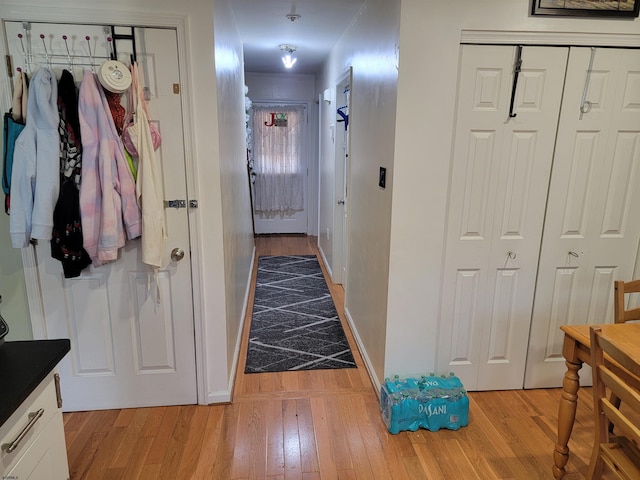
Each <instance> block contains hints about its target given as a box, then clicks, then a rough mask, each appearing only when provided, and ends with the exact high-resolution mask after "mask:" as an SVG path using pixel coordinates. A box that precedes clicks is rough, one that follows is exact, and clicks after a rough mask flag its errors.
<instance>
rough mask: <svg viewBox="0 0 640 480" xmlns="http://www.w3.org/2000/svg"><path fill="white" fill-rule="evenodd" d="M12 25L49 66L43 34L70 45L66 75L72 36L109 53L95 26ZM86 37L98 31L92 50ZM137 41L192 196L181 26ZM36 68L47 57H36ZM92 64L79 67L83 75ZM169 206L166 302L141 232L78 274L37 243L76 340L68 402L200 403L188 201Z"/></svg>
mask: <svg viewBox="0 0 640 480" xmlns="http://www.w3.org/2000/svg"><path fill="white" fill-rule="evenodd" d="M97 20H99V19H97ZM6 31H7V39H8V44H9V46H10V51H11V55H12V57H13V63H14V65H15V66H23V68H24V56H23V53H22V45H21V43H20V41H19V39H18V37H17V35H18V34H23V42H25V46H26V47H27V48H31V49H32V52H33V53H34V54H35V56H34V57H33V58H34V60H38V61H40V62H42V64H44V65H47V64H49V63H50V62H51V60H52V58H53V57H51V58H47V57H46V52H44V47H43V43H42V42H41V40H40V38H39V35H40V34H43V35H45V45H47V49H48V52H49V54H51V53H52V52H53V53H57V54H61V55H62V54H64V56H62V57H55V58H53V60H54V64H53V65H52V67H53V69H54V71H55V72H56V73H58V74H59V73H60V72H61V71H62V69H63V68H67V67H68V60H66V59H65V56H66V53H67V52H66V46H65V45H64V42H63V39H62V36H63V35H66V36H67V38H68V46H69V48H70V51H71V54H72V55H83V56H85V58H84V59H83V61H85V62H86V61H88V60H89V59H88V58H87V57H88V56H89V55H92V56H94V57H96V62H97V63H98V64H99V63H100V60H99V58H100V57H101V56H105V55H107V50H106V46H107V41H106V40H105V39H106V36H107V35H106V34H105V33H104V32H103V28H102V27H99V26H95V25H94V26H91V25H59V24H43V23H40V24H38V23H32V24H31V34H30V40H31V42H30V46H28V45H27V44H26V41H27V38H25V37H26V35H25V33H26V32H25V31H24V30H23V25H22V23H19V22H9V23H8V24H6ZM126 32H129V30H128V29H126V30H125V32H124V33H126ZM86 36H90V43H91V50H90V51H89V48H88V45H87V41H86V40H85V37H86ZM136 42H137V56H138V62H139V64H140V65H141V69H142V71H143V72H144V78H143V79H142V81H141V83H142V85H143V86H144V87H145V89H146V90H145V92H146V94H147V97H148V99H149V110H150V114H151V118H152V119H154V121H155V122H157V126H158V127H159V130H160V132H161V135H162V146H161V148H160V150H159V155H158V158H159V159H160V160H161V162H162V170H163V175H164V190H165V191H164V193H165V199H167V200H170V199H171V200H172V199H186V198H187V196H186V179H185V164H184V145H183V136H182V114H181V100H180V94H179V91H180V88H179V85H180V78H179V69H178V51H177V39H176V32H175V30H172V29H154V28H144V29H142V28H141V29H136ZM117 47H118V52H119V53H122V56H121V59H122V60H125V61H126V62H127V64H128V63H129V53H128V52H131V44H130V42H128V41H119V42H118V45H117ZM73 61H74V63H79V62H80V60H78V59H74V60H73ZM58 62H59V63H60V64H56V63H58ZM34 68H38V65H35V64H33V65H32V68H31V70H32V71H33V69H34ZM83 69H84V67H82V66H79V67H76V68H74V69H73V73H74V76H75V79H76V82H79V81H80V80H81V78H82V76H81V75H82V70H83ZM96 70H97V68H96ZM165 215H166V223H167V235H168V238H167V239H166V240H165V255H164V258H165V259H166V263H165V265H164V266H163V268H161V269H160V272H159V275H158V284H159V289H160V301H159V302H156V301H155V296H154V295H153V289H154V287H153V282H152V281H150V280H152V279H153V275H152V271H151V270H150V269H149V268H148V267H147V266H146V265H144V264H142V262H141V260H140V257H141V252H140V240H134V241H129V242H128V243H127V245H126V247H125V248H124V249H122V250H121V252H120V255H119V259H118V260H117V261H116V262H113V263H111V264H107V265H103V266H100V267H97V268H94V267H89V268H88V269H85V270H84V271H83V273H82V274H81V276H80V277H78V278H71V279H65V278H64V277H63V272H62V268H61V265H60V263H59V262H58V261H57V260H54V259H53V258H51V250H50V245H49V242H42V241H41V242H40V243H39V245H38V246H37V247H36V256H37V264H38V275H39V282H40V286H41V289H42V303H43V307H44V312H45V317H46V318H45V322H46V331H47V337H48V338H70V339H71V352H70V353H69V355H67V356H66V357H65V359H63V361H62V363H61V364H60V366H59V373H60V376H61V377H62V394H63V397H64V408H65V410H67V411H70V410H87V409H88V410H94V409H104V408H126V407H139V406H152V405H169V404H193V403H196V401H197V391H196V375H195V346H194V323H193V304H192V297H191V290H192V289H191V271H190V256H189V225H188V219H187V210H186V209H174V208H172V209H166V210H165ZM174 248H181V249H182V250H183V251H184V252H185V255H184V258H183V259H182V260H181V261H172V260H171V255H170V252H171V250H172V249H174Z"/></svg>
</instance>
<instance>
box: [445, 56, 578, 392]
mask: <svg viewBox="0 0 640 480" xmlns="http://www.w3.org/2000/svg"><path fill="white" fill-rule="evenodd" d="M516 53H517V47H514V46H477V45H464V46H463V47H462V59H461V71H460V80H459V87H458V112H457V123H456V129H455V132H456V135H455V140H454V141H455V144H454V153H453V162H452V165H453V167H452V168H453V170H452V177H451V186H450V198H449V216H448V227H447V243H446V256H445V267H444V278H443V296H442V308H441V317H440V327H439V341H438V344H439V351H438V370H439V371H443V372H447V371H452V372H455V373H456V375H458V376H459V377H460V378H461V380H462V382H463V383H464V385H465V387H466V388H467V389H469V390H491V389H514V388H522V381H523V376H524V369H525V360H526V349H527V343H528V337H529V324H530V320H531V308H532V303H533V295H534V286H535V277H536V268H537V264H538V252H539V248H540V237H541V231H542V223H543V219H544V209H545V200H546V195H547V185H548V179H549V173H550V169H551V160H552V157H553V147H554V139H555V131H556V125H557V119H558V115H559V107H560V101H561V95H562V84H563V80H564V69H565V65H566V59H567V54H568V49H567V48H545V47H524V48H523V49H522V71H521V73H520V75H519V78H518V82H517V88H515V92H514V75H513V70H514V62H515V59H516ZM512 92H514V95H515V96H514V101H513V107H514V108H513V111H514V113H515V116H514V117H510V116H509V113H510V103H511V97H512Z"/></svg>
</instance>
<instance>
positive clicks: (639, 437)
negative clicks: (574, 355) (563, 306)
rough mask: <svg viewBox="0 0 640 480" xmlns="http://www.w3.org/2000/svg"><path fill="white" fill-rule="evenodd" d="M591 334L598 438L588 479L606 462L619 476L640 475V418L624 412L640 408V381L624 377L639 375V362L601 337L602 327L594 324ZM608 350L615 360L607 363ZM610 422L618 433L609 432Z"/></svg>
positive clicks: (634, 476) (596, 434) (595, 477)
mask: <svg viewBox="0 0 640 480" xmlns="http://www.w3.org/2000/svg"><path fill="white" fill-rule="evenodd" d="M590 334H591V366H592V369H593V400H594V413H595V442H594V446H593V452H592V454H591V462H590V464H589V470H588V472H587V480H595V479H599V478H601V476H602V472H603V469H604V466H605V465H607V466H608V467H609V468H611V470H612V471H613V472H614V473H615V474H616V475H617V476H618V478H621V479H626V480H631V479H640V419H639V418H638V415H637V413H635V414H633V415H632V416H631V417H629V416H627V415H625V413H624V411H630V412H640V388H638V383H635V382H629V381H627V380H625V377H626V378H628V377H629V376H635V377H636V378H637V377H639V376H640V364H639V363H638V362H637V361H636V360H634V359H632V358H631V357H629V355H627V354H626V353H625V352H623V351H621V350H620V349H619V348H617V347H616V345H614V344H612V343H611V342H609V341H608V340H607V339H606V338H604V337H602V336H601V329H599V328H594V327H591V332H590ZM605 354H606V355H607V356H608V357H609V360H612V362H608V363H607V365H606V366H605V365H604V356H605ZM612 365H616V366H612ZM607 388H608V389H609V390H611V392H612V393H613V394H615V396H616V397H617V398H620V399H622V401H623V403H624V405H625V409H624V411H623V410H620V408H619V407H617V406H616V405H615V404H614V403H612V402H611V400H610V399H609V398H608V397H607ZM610 423H613V425H615V429H616V432H617V434H616V435H613V434H611V433H610V432H609V428H608V426H609V424H610Z"/></svg>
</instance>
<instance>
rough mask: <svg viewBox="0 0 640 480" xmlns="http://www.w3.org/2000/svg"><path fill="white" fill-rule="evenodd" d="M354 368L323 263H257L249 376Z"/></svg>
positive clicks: (284, 259)
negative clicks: (321, 267) (326, 279)
mask: <svg viewBox="0 0 640 480" xmlns="http://www.w3.org/2000/svg"><path fill="white" fill-rule="evenodd" d="M355 367H356V364H355V361H354V359H353V354H352V353H351V349H350V348H349V343H348V342H347V338H346V336H345V334H344V331H343V330H342V325H341V324H340V319H339V318H338V313H337V311H336V308H335V306H334V304H333V299H332V298H331V294H330V293H329V289H328V287H327V284H326V282H325V280H324V276H323V275H322V270H321V269H320V264H319V263H318V259H317V258H316V257H315V256H314V255H296V256H274V257H260V258H258V275H257V283H256V293H255V299H254V303H253V315H252V317H251V330H250V333H249V348H248V351H247V365H246V368H245V373H262V372H283V371H289V370H316V369H329V368H355Z"/></svg>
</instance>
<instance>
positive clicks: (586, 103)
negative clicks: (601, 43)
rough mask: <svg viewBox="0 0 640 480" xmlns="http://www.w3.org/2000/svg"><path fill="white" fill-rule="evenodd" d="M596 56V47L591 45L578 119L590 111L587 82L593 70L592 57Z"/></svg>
mask: <svg viewBox="0 0 640 480" xmlns="http://www.w3.org/2000/svg"><path fill="white" fill-rule="evenodd" d="M595 56H596V47H591V58H590V59H589V69H588V70H587V78H586V79H585V81H584V90H583V91H582V101H581V102H580V120H582V116H583V115H584V114H585V113H589V112H590V111H591V105H592V104H591V102H590V101H589V100H587V93H588V92H589V82H590V81H591V73H592V72H593V59H594V58H595Z"/></svg>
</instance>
